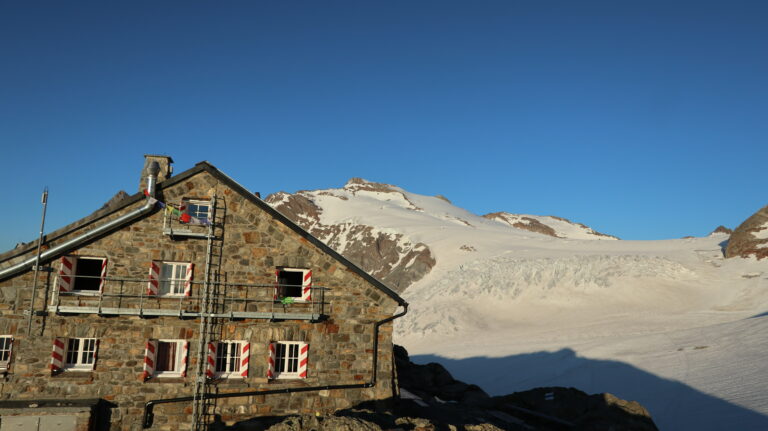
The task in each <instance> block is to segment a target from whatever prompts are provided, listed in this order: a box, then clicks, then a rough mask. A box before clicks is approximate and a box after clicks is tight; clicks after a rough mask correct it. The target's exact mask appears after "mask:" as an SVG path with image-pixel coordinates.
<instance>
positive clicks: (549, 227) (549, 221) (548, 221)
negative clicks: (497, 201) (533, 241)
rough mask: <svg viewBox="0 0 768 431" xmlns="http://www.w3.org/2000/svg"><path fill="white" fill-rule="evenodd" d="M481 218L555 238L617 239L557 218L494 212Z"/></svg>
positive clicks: (579, 224)
mask: <svg viewBox="0 0 768 431" xmlns="http://www.w3.org/2000/svg"><path fill="white" fill-rule="evenodd" d="M483 217H485V218H487V219H489V220H496V221H498V222H501V223H504V224H508V225H510V226H512V227H514V228H516V229H523V230H527V231H529V232H536V233H540V234H543V235H548V236H551V237H555V238H579V239H619V238H618V237H615V236H613V235H607V234H604V233H601V232H598V231H596V230H594V229H592V228H591V227H589V226H587V225H585V224H582V223H575V222H572V221H570V220H568V219H567V218H563V217H557V216H531V215H522V214H511V213H508V212H495V213H489V214H485V215H484V216H483Z"/></svg>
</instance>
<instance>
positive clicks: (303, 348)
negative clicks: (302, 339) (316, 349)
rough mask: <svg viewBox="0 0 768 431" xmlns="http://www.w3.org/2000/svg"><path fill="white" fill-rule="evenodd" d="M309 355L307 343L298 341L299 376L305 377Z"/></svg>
mask: <svg viewBox="0 0 768 431" xmlns="http://www.w3.org/2000/svg"><path fill="white" fill-rule="evenodd" d="M308 356H309V344H307V343H299V369H298V372H299V377H300V378H302V379H306V378H307V357H308Z"/></svg>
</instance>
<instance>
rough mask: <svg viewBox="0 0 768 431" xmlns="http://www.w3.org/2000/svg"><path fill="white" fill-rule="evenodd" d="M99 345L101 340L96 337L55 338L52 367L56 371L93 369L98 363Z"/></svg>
mask: <svg viewBox="0 0 768 431" xmlns="http://www.w3.org/2000/svg"><path fill="white" fill-rule="evenodd" d="M98 346H99V341H98V340H97V339H96V338H55V339H54V340H53V353H52V354H51V369H52V370H53V371H54V372H59V371H64V370H92V369H93V367H94V365H95V364H96V351H97V349H98Z"/></svg>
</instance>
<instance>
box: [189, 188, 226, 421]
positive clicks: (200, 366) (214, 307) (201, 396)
mask: <svg viewBox="0 0 768 431" xmlns="http://www.w3.org/2000/svg"><path fill="white" fill-rule="evenodd" d="M217 204H218V200H217V197H216V195H214V196H213V197H212V198H211V215H210V216H211V224H210V225H209V226H208V234H207V242H208V244H207V249H206V258H205V275H204V277H205V278H204V280H203V288H202V292H201V295H200V296H201V300H200V327H199V330H198V332H199V337H198V349H197V353H198V355H197V370H196V373H195V393H194V400H193V405H192V417H193V420H194V422H193V426H192V430H193V431H205V430H206V429H207V428H208V424H209V423H210V420H211V418H213V415H214V410H215V407H216V405H215V400H213V399H212V398H210V397H208V395H209V394H210V393H211V390H212V389H213V388H212V386H211V385H210V382H209V379H208V377H207V376H206V369H207V361H206V359H207V352H208V344H209V343H211V342H212V341H214V340H217V339H218V335H219V334H218V332H219V331H220V328H219V325H218V324H217V319H216V318H215V317H212V314H213V313H216V312H217V311H219V310H218V308H220V306H221V305H222V304H221V302H220V301H219V292H218V290H219V287H220V285H221V283H220V277H221V271H220V267H221V259H222V252H223V242H224V218H225V213H226V207H219V206H218V205H217Z"/></svg>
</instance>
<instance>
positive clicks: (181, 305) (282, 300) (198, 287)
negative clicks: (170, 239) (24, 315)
mask: <svg viewBox="0 0 768 431" xmlns="http://www.w3.org/2000/svg"><path fill="white" fill-rule="evenodd" d="M71 278H72V280H73V281H74V283H72V286H73V287H75V289H74V290H72V291H69V292H63V291H56V292H54V294H53V295H52V298H51V303H50V305H49V306H48V311H50V312H55V313H58V314H98V315H104V316H109V315H132V316H142V317H156V316H177V317H179V318H196V317H201V316H202V315H203V314H204V313H203V312H202V310H205V309H206V308H205V303H204V301H205V298H204V296H203V295H202V292H203V291H204V283H203V282H189V283H191V286H190V289H189V291H190V294H189V295H185V294H183V293H181V294H162V289H160V292H161V294H157V295H155V294H151V293H150V288H149V286H150V282H149V281H148V280H137V279H127V278H115V277H110V278H103V279H102V278H101V277H88V276H77V277H74V276H73V277H71ZM78 279H81V280H83V281H84V282H81V285H87V286H91V287H93V286H95V285H100V290H77V289H76V287H77V280H78ZM85 279H91V280H93V279H98V280H100V283H93V282H91V283H88V282H87V281H86V280H85ZM161 282H162V280H161ZM171 282H174V283H175V282H178V283H185V281H184V280H171ZM297 288H298V290H301V289H305V288H306V286H303V287H302V286H293V285H278V284H276V283H272V284H238V283H213V282H212V283H209V285H208V289H209V292H210V295H209V296H208V298H209V301H210V306H209V307H208V309H209V310H210V312H209V313H207V316H208V317H217V318H230V319H270V320H278V319H291V320H313V321H314V320H320V319H321V318H322V317H323V316H324V315H326V313H328V312H329V311H330V306H331V304H329V303H327V302H325V292H326V291H327V290H329V289H328V288H325V287H321V286H314V285H313V286H310V298H309V299H308V300H302V299H301V298H299V297H292V296H288V297H280V296H279V295H278V294H279V293H280V292H286V291H295V290H297Z"/></svg>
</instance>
